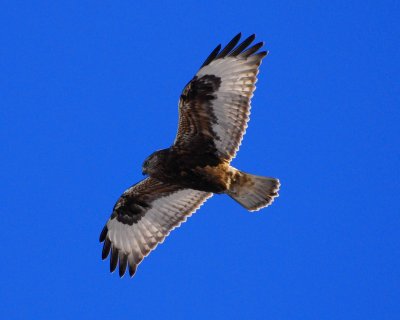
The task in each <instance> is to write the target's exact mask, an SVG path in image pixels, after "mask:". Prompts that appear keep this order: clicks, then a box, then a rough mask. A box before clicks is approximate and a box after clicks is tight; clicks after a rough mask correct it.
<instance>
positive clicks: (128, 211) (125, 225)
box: [100, 178, 212, 277]
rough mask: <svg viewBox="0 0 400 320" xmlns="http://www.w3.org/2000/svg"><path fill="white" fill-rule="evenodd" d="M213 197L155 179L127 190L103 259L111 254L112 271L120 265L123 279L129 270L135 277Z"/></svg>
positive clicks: (105, 235) (106, 232)
mask: <svg viewBox="0 0 400 320" xmlns="http://www.w3.org/2000/svg"><path fill="white" fill-rule="evenodd" d="M211 195H212V193H207V192H203V191H196V190H192V189H184V188H182V187H179V186H176V185H171V184H166V183H163V182H160V181H158V180H156V179H153V178H146V179H144V180H142V181H141V182H139V183H138V184H136V185H134V186H132V187H131V188H129V189H128V190H126V191H125V192H124V193H123V194H122V196H121V197H120V198H119V199H118V201H117V203H116V204H115V206H114V209H113V213H112V214H111V217H110V219H109V220H108V222H107V224H106V225H105V227H104V229H103V231H102V232H101V234H100V242H104V245H103V252H102V258H103V259H106V258H107V256H108V255H109V254H110V252H111V257H110V271H111V272H113V271H114V270H115V269H116V267H117V264H118V262H119V275H120V277H122V276H123V275H124V274H125V271H126V268H127V266H129V274H130V276H131V277H132V276H133V275H134V274H135V272H136V268H137V266H138V264H139V263H140V262H141V261H142V260H143V258H144V257H146V256H147V255H148V254H149V253H150V251H151V250H153V249H154V248H155V247H156V246H157V244H159V243H161V242H163V241H164V239H165V237H166V236H168V235H169V233H170V232H171V230H173V229H174V228H176V227H178V226H179V225H180V224H181V223H182V222H185V221H186V219H187V217H189V216H190V215H191V214H192V213H193V212H195V211H196V210H197V209H198V208H199V207H200V206H201V204H202V203H203V202H204V201H206V200H207V199H208V198H209V197H211Z"/></svg>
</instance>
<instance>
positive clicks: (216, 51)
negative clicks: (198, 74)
mask: <svg viewBox="0 0 400 320" xmlns="http://www.w3.org/2000/svg"><path fill="white" fill-rule="evenodd" d="M219 50H221V45H220V44H219V45H218V46H217V47H216V48H215V49H214V50H213V51H212V52H211V53H210V55H209V56H208V57H207V59H206V60H205V61H204V62H203V64H202V65H201V67H200V69H201V68H203V67H205V66H206V65H208V64H209V63H210V62H211V61H213V60H214V59H215V57H216V56H217V55H218V52H219Z"/></svg>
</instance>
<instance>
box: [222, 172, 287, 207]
mask: <svg viewBox="0 0 400 320" xmlns="http://www.w3.org/2000/svg"><path fill="white" fill-rule="evenodd" d="M279 187H280V183H279V180H278V179H275V178H268V177H261V176H255V175H252V174H248V173H244V172H242V171H239V170H237V171H236V173H235V174H234V177H233V179H232V182H231V185H230V188H229V190H228V192H227V194H228V195H229V196H230V197H232V198H233V199H234V200H235V201H237V202H239V203H240V204H241V205H242V206H243V207H245V208H246V209H247V210H249V211H257V210H260V209H261V208H264V207H266V206H268V205H270V204H271V203H272V202H273V201H274V198H275V197H277V196H278V191H279Z"/></svg>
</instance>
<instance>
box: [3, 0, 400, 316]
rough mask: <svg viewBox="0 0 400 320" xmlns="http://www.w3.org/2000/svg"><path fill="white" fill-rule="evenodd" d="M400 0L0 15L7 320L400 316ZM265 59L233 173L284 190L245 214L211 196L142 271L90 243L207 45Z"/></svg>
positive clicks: (57, 4)
mask: <svg viewBox="0 0 400 320" xmlns="http://www.w3.org/2000/svg"><path fill="white" fill-rule="evenodd" d="M399 13H400V5H399V2H398V1H379V2H378V1H261V0H256V1H251V2H248V1H236V0H230V1H176V2H159V3H158V4H155V2H153V1H147V2H146V3H145V2H144V1H143V2H142V3H141V4H140V2H139V1H137V2H134V1H114V2H99V1H32V2H31V1H8V2H5V1H4V2H3V3H2V5H1V10H0V41H1V47H0V136H1V139H0V150H1V151H0V155H1V158H0V166H1V170H0V181H1V183H0V187H1V192H0V202H1V216H0V219H1V220H0V222H1V227H2V231H1V233H0V241H1V243H2V254H1V263H0V277H1V284H0V318H1V319H110V318H111V317H112V318H113V319H114V318H115V319H117V318H131V319H156V318H157V319H213V318H214V319H398V316H399V314H400V303H399V301H400V292H399V291H400V237H399V228H400V205H399V201H398V199H399V191H400V177H399V176H400V174H399V171H400V152H399V151H400V150H399V138H400V125H399V123H400V110H399V108H400V94H399V84H400V78H399V71H400V70H399V67H400V59H399V56H400V48H399V34H400V32H399V31H400V28H399V23H398V21H399V19H400V14H399ZM240 31H241V32H243V34H244V36H248V35H250V34H252V33H256V34H257V39H258V40H263V41H265V42H266V48H267V49H268V50H269V51H270V55H269V56H268V57H267V58H266V59H264V62H263V64H262V66H261V73H260V75H259V82H258V83H257V90H256V92H255V96H254V99H253V103H252V105H253V109H252V119H251V122H250V125H249V128H248V131H247V134H246V136H245V139H244V143H243V145H242V148H241V150H240V152H239V153H238V156H237V158H236V159H235V160H234V162H233V165H234V166H236V167H239V168H241V169H242V170H244V171H247V172H251V173H255V174H262V175H267V176H273V177H277V178H279V179H280V180H281V183H282V187H281V192H280V197H279V198H278V199H277V200H276V201H275V202H274V204H273V205H272V206H271V207H269V208H267V209H264V210H262V211H260V212H258V213H248V212H246V211H245V210H244V209H242V208H241V207H240V206H239V205H238V204H237V203H235V202H234V201H232V200H231V199H229V198H228V197H227V196H215V197H213V198H212V199H211V200H209V201H208V202H207V203H206V204H205V205H204V206H203V207H202V208H201V210H200V211H198V212H197V213H196V214H195V215H194V216H193V217H192V218H190V219H189V220H188V222H187V223H185V224H184V225H183V226H182V227H181V228H179V229H177V230H175V231H174V232H173V233H171V235H170V236H169V237H168V238H167V239H166V241H165V243H164V244H162V245H160V246H159V247H158V248H157V250H155V251H154V252H153V253H151V254H150V256H149V257H148V258H146V259H145V260H144V262H143V263H142V264H141V265H140V267H139V269H138V272H137V274H136V276H135V277H134V278H133V279H130V278H129V277H125V278H123V279H120V278H119V277H118V274H116V273H114V274H110V273H109V270H108V269H109V262H108V260H107V261H106V262H103V261H101V259H100V256H101V248H102V246H101V245H100V244H99V243H98V236H99V233H100V231H101V229H102V228H103V226H104V224H105V222H106V221H107V219H108V217H109V215H110V213H111V209H112V207H113V206H114V203H115V201H116V200H117V198H118V197H119V195H120V194H121V193H122V192H123V191H124V190H125V189H126V188H127V187H129V186H130V185H132V184H134V183H136V182H137V181H139V180H140V179H142V175H141V164H142V162H143V160H144V159H145V158H146V157H147V156H148V155H149V154H150V153H152V152H153V151H154V150H157V149H161V148H165V147H168V146H169V145H170V144H171V143H172V141H173V139H174V136H175V133H176V126H177V100H178V97H179V95H180V92H181V90H182V89H183V87H184V85H185V84H186V83H187V82H188V81H189V80H190V79H191V78H192V77H193V75H194V74H195V72H196V71H197V70H198V68H199V67H200V65H201V63H202V62H203V61H204V59H205V58H206V57H207V56H208V54H209V53H210V52H211V50H212V49H213V48H214V47H215V46H216V45H217V44H218V43H223V44H226V43H227V42H228V41H229V40H230V39H231V38H232V37H233V36H235V35H236V34H237V33H238V32H240Z"/></svg>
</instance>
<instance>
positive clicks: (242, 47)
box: [229, 34, 256, 57]
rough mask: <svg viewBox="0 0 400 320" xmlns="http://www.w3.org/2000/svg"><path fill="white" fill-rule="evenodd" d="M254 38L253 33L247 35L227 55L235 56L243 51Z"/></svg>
mask: <svg viewBox="0 0 400 320" xmlns="http://www.w3.org/2000/svg"><path fill="white" fill-rule="evenodd" d="M255 38H256V35H255V34H252V35H251V36H249V37H247V38H246V39H245V40H244V41H243V42H242V43H241V44H240V45H239V46H238V47H237V48H236V49H235V50H233V51H232V52H231V53H230V54H229V56H232V57H236V56H237V55H239V54H240V53H242V52H243V50H245V49H246V48H247V47H248V46H249V45H250V44H251V43H252V42H253V41H254V39H255Z"/></svg>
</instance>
